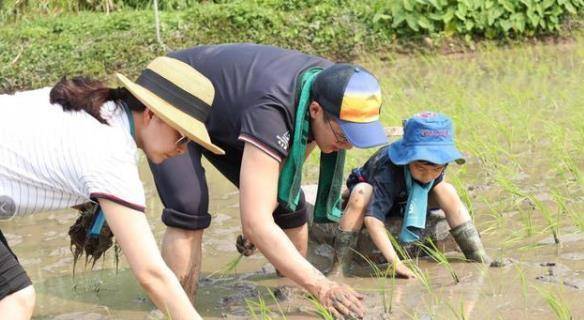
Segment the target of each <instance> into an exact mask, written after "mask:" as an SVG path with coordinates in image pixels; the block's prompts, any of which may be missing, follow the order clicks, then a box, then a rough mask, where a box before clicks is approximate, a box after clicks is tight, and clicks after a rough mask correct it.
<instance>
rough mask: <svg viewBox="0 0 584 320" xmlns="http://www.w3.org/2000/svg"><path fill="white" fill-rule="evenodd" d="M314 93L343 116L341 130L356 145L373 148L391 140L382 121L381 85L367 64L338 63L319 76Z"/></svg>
mask: <svg viewBox="0 0 584 320" xmlns="http://www.w3.org/2000/svg"><path fill="white" fill-rule="evenodd" d="M312 94H313V97H314V100H315V101H316V102H318V103H319V104H320V105H321V106H322V107H323V108H324V109H325V110H326V111H327V112H328V113H330V114H332V115H334V116H336V117H337V118H338V119H339V120H338V121H337V122H338V124H339V126H340V127H341V130H343V133H344V134H345V136H347V139H348V140H349V142H350V143H351V144H352V145H354V146H355V147H358V148H371V147H375V146H378V145H382V144H386V143H387V137H386V135H385V132H384V131H383V125H382V124H381V122H380V121H379V112H380V109H381V88H380V86H379V82H378V81H377V79H376V78H375V77H374V76H373V75H372V74H371V73H370V72H369V71H367V70H366V69H365V68H363V67H361V66H358V65H354V64H348V63H338V64H334V65H332V66H330V67H328V68H326V69H324V70H323V71H322V72H320V73H319V74H318V75H317V76H316V79H315V80H314V84H313V85H312Z"/></svg>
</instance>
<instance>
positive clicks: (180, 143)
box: [174, 135, 191, 147]
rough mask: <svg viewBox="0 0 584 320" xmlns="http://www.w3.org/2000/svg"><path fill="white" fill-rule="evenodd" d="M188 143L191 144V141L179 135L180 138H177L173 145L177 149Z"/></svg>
mask: <svg viewBox="0 0 584 320" xmlns="http://www.w3.org/2000/svg"><path fill="white" fill-rule="evenodd" d="M189 142H191V139H189V138H187V137H186V136H183V135H181V136H180V138H178V140H176V142H175V143H174V144H175V145H177V146H179V147H182V146H184V145H186V144H188V143H189Z"/></svg>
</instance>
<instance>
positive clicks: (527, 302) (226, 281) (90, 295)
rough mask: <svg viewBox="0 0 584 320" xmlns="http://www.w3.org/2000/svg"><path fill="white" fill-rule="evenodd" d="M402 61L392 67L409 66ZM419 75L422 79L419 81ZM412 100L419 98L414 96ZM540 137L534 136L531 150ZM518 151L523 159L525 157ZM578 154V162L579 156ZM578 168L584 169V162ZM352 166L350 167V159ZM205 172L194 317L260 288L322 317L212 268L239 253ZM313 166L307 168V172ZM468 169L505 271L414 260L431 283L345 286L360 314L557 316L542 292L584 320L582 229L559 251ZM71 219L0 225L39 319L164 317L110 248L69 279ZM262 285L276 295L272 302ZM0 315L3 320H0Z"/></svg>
mask: <svg viewBox="0 0 584 320" xmlns="http://www.w3.org/2000/svg"><path fill="white" fill-rule="evenodd" d="M563 50H564V51H563V52H559V51H558V52H553V53H552V54H551V56H552V57H554V59H555V58H557V59H560V60H561V59H563V58H558V57H565V58H566V59H567V60H566V61H568V60H570V59H571V60H570V61H572V60H573V59H574V57H578V58H577V59H580V60H578V61H580V62H579V64H577V67H578V68H580V69H582V61H584V60H583V59H582V50H581V49H580V51H579V52H580V53H579V55H578V54H576V53H574V52H573V51H570V50H568V52H567V53H566V51H565V50H566V48H564V49H563ZM406 63H407V62H404V61H401V62H400V61H398V62H396V64H397V65H400V64H404V67H405V64H406ZM463 63H465V62H463ZM369 67H370V69H372V70H373V71H378V72H379V73H380V74H384V73H386V72H390V71H388V70H386V69H384V68H385V67H380V66H379V64H375V63H372V64H371V65H370V66H369ZM412 68H413V67H412ZM573 68H574V65H573V64H567V65H565V66H562V64H558V71H557V72H558V73H561V72H562V71H566V70H570V69H573ZM426 71H427V70H426ZM420 72H422V71H420ZM566 72H567V71H566ZM472 76H473V77H474V76H475V75H472ZM482 76H483V77H485V83H484V84H483V85H488V84H489V82H488V80H489V78H488V77H489V76H488V75H485V74H483V75H482ZM496 76H498V77H503V78H504V76H505V72H503V71H500V72H499V74H498V75H496ZM420 77H421V78H423V74H422V75H420ZM469 77H470V76H469ZM580 84H581V82H580ZM564 86H565V85H564ZM473 90H480V88H478V87H477V88H474V89H473ZM414 93H415V91H414ZM411 98H412V99H415V95H412V96H411ZM581 110H582V109H580V112H581ZM408 113H410V112H408ZM392 120H395V119H392ZM533 141H535V142H533ZM539 142H540V141H537V139H533V140H532V143H539ZM544 142H545V141H544ZM542 143H543V142H542ZM514 146H515V148H517V149H518V150H517V152H518V154H520V155H522V156H520V157H518V158H519V159H518V161H520V162H522V163H523V164H524V167H525V168H526V169H525V172H522V173H521V174H522V176H520V177H516V179H515V181H516V182H517V183H518V184H519V185H520V186H521V187H526V188H531V189H537V188H539V187H541V184H542V183H544V184H554V183H563V182H564V181H563V180H561V179H562V178H561V177H558V176H553V175H545V176H544V177H540V176H539V174H540V173H541V172H548V171H549V170H550V168H549V164H548V163H547V162H545V161H544V162H541V161H537V162H536V164H537V165H534V166H531V167H530V163H529V162H528V160H530V159H531V158H532V157H534V155H533V154H531V153H530V152H531V147H529V146H527V145H525V144H523V143H518V144H516V145H514ZM521 149H523V150H529V152H527V151H526V152H525V153H522V150H521ZM355 153H356V154H359V153H358V152H357V151H356V152H355ZM521 157H524V158H525V159H523V158H521ZM540 158H542V159H543V157H542V156H539V157H538V158H537V159H535V160H538V159H540ZM578 159H580V160H581V156H580V158H577V160H578ZM577 163H578V165H579V167H580V169H581V170H584V168H582V162H577ZM142 164H143V165H142V167H141V174H142V177H143V180H144V181H145V185H146V193H147V199H148V203H147V206H148V211H147V213H146V214H147V215H148V217H149V220H150V222H151V226H152V229H153V230H154V233H155V235H156V237H157V238H158V239H160V237H161V236H162V233H163V232H164V227H163V225H162V223H161V222H160V216H159V215H160V212H161V209H162V207H161V204H160V201H159V200H158V198H157V196H156V191H155V188H154V184H153V182H152V178H151V175H150V173H149V170H148V168H147V166H146V165H145V163H144V161H142ZM351 165H354V164H352V163H349V166H351ZM207 167H208V168H209V169H208V171H207V173H208V181H209V183H210V185H211V188H210V191H211V195H210V196H211V207H210V212H212V214H213V222H212V224H211V227H210V228H209V229H208V230H207V231H206V233H205V237H204V252H203V256H204V261H203V267H202V273H203V274H202V278H201V284H200V289H199V294H198V297H197V309H198V310H199V312H200V313H201V314H202V315H203V316H204V317H205V318H209V319H213V318H230V319H247V318H250V317H252V316H250V312H249V309H248V306H253V305H254V303H258V301H259V298H258V291H259V292H260V294H261V297H262V299H263V300H264V301H265V303H266V304H267V305H268V307H269V309H270V310H271V312H272V314H271V316H272V318H278V317H282V316H281V315H282V314H285V316H286V318H288V319H306V318H318V317H317V316H316V314H315V312H314V308H313V306H312V304H311V303H310V302H309V301H307V299H306V297H305V296H304V295H303V294H302V292H301V291H300V290H298V289H296V288H295V287H294V286H293V285H292V283H290V281H288V280H286V279H282V278H279V277H278V276H277V275H276V274H275V272H274V269H273V268H272V267H271V266H270V265H269V264H268V263H267V261H266V260H265V259H264V258H263V257H262V256H261V255H260V254H256V255H254V256H252V257H250V258H245V259H244V260H242V261H241V263H240V264H239V265H238V266H237V268H236V269H235V270H234V271H233V272H228V273H225V274H223V273H221V272H219V273H217V271H220V270H222V269H224V268H225V267H226V266H227V265H228V264H229V263H230V262H231V261H233V260H234V259H236V258H237V257H238V254H237V252H236V250H235V248H234V241H235V238H236V236H237V235H238V234H239V233H240V225H239V218H238V204H237V203H238V198H237V192H236V189H235V188H234V187H233V186H231V185H230V183H229V182H227V181H226V180H225V179H223V178H222V177H220V175H219V174H218V173H217V172H216V171H215V170H213V169H212V168H211V166H207ZM314 170H316V169H314ZM314 170H313V168H310V169H309V170H308V171H309V172H310V173H309V177H310V176H311V175H313V171H314ZM449 170H450V171H451V172H452V171H454V170H459V169H456V168H449ZM465 170H466V172H465V173H464V174H463V177H464V179H465V187H466V188H468V191H469V194H470V197H471V199H472V200H473V203H474V212H475V213H476V222H477V225H478V226H479V229H480V230H483V231H484V232H483V239H484V242H485V244H486V247H487V250H488V251H489V252H490V253H491V255H492V256H493V257H496V258H501V259H504V260H505V261H506V265H505V266H504V267H501V268H486V267H483V266H480V265H477V264H467V263H462V262H456V259H453V261H452V266H453V268H454V270H455V271H456V273H457V275H458V278H459V279H460V283H458V284H455V283H454V281H453V280H452V278H451V276H450V274H449V273H448V271H447V270H446V268H444V266H441V265H438V264H437V263H434V262H432V261H430V260H428V259H421V260H419V262H418V265H419V266H420V267H421V269H422V270H423V271H425V272H427V274H428V279H429V282H430V283H429V286H428V287H426V286H424V284H423V283H422V282H421V281H412V280H409V281H408V280H401V279H398V280H395V281H393V280H391V279H374V278H373V279H363V278H351V279H346V280H344V281H346V282H347V283H349V284H351V285H352V286H354V287H355V288H357V289H358V290H360V291H361V292H363V293H365V294H366V299H365V303H366V305H367V307H368V311H369V313H368V316H367V318H369V319H384V318H387V317H388V316H389V315H391V318H392V319H462V318H466V319H499V318H500V319H536V318H537V319H553V318H555V315H554V313H553V311H552V310H551V309H550V307H549V305H548V303H547V302H546V300H545V299H544V298H543V297H542V293H545V292H552V293H553V294H554V295H556V296H557V297H559V301H560V302H561V303H562V304H565V305H566V306H567V307H568V308H569V309H570V311H571V314H572V315H573V317H574V318H575V319H584V303H582V301H584V233H583V232H582V230H581V229H577V228H576V227H574V226H573V225H572V224H571V222H570V219H569V218H568V217H567V216H566V215H562V216H560V224H561V228H560V245H556V244H555V242H554V240H553V238H552V237H551V232H550V231H549V229H545V226H546V223H545V221H544V219H543V218H542V215H541V214H539V213H538V212H537V210H533V209H532V206H530V204H529V203H525V204H522V203H519V204H517V203H514V201H515V199H512V198H510V197H508V196H506V195H504V194H503V192H502V191H501V188H500V187H497V186H496V185H494V184H493V183H489V182H485V181H489V180H488V177H487V176H486V175H485V173H484V172H481V169H480V167H479V164H478V159H473V158H471V159H469V162H468V163H467V165H465ZM309 180H310V179H309ZM312 180H313V181H314V179H312ZM542 189H543V188H542ZM566 192H567V193H566V194H565V196H567V197H568V198H569V199H570V201H569V203H568V206H570V208H571V209H572V210H573V211H574V212H576V213H577V214H579V215H582V214H584V196H583V195H582V187H581V186H580V187H576V188H571V189H567V190H566ZM538 197H539V198H540V200H541V201H543V202H544V203H546V204H547V203H549V202H550V201H549V200H550V195H549V194H548V193H546V192H543V193H541V194H538ZM493 207H494V208H495V209H496V210H498V212H499V213H500V214H501V216H502V221H501V222H497V221H496V219H495V218H494V217H493V216H492V215H490V214H489V213H490V212H491V211H492V210H493ZM554 210H555V208H554ZM529 212H532V213H533V221H532V224H533V226H534V227H533V230H534V231H533V233H532V234H530V235H528V234H526V231H525V228H524V227H525V225H524V219H523V217H524V216H525V215H526V214H529ZM553 212H555V211H553ZM75 215H76V213H75V212H74V211H73V210H64V211H60V212H51V213H43V214H39V215H35V216H31V217H24V218H20V219H17V220H13V221H2V222H0V228H1V229H2V230H3V232H4V233H5V234H6V236H7V238H8V241H9V243H10V245H11V246H12V248H13V249H14V251H16V253H17V254H18V256H19V258H20V261H21V262H22V264H23V265H24V267H25V268H26V270H27V272H28V274H29V275H30V277H31V278H32V280H33V282H34V284H35V287H36V290H37V307H36V310H35V314H34V319H55V320H66V319H158V318H160V317H159V315H157V314H156V313H152V312H151V311H152V310H153V306H152V304H151V303H150V302H149V301H148V299H147V298H146V295H145V294H144V293H143V291H142V290H141V289H140V288H139V287H138V286H137V284H136V283H135V281H134V279H133V277H132V275H131V273H130V272H129V271H128V268H127V264H126V263H125V262H124V261H123V259H122V261H121V264H120V268H119V271H117V272H116V270H115V267H114V262H113V258H112V256H111V253H109V255H108V256H107V257H106V260H105V261H104V262H103V263H102V262H99V263H97V265H96V266H95V268H94V269H93V270H90V268H89V267H87V268H85V269H84V268H83V264H82V263H80V265H79V266H78V269H77V273H76V276H75V277H74V278H73V277H72V257H71V254H70V252H69V247H68V243H69V242H68V241H69V240H68V236H67V231H68V227H69V226H70V225H71V224H72V223H73V221H74V220H75ZM325 255H326V254H325ZM448 255H449V256H451V257H453V258H456V257H461V254H460V253H458V252H449V253H448ZM312 258H313V261H314V262H315V263H317V264H321V263H324V260H325V259H323V258H322V257H320V256H314V257H312ZM266 288H269V289H270V290H272V291H273V292H274V293H275V296H276V299H277V301H278V303H277V304H276V303H275V301H274V299H273V298H272V297H271V296H270V295H269V294H268V293H267V289H266ZM246 299H247V302H246ZM280 310H281V311H280ZM257 313H258V314H259V311H257ZM258 317H259V316H258ZM0 318H2V319H4V315H0Z"/></svg>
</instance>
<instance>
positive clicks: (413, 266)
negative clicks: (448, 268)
mask: <svg viewBox="0 0 584 320" xmlns="http://www.w3.org/2000/svg"><path fill="white" fill-rule="evenodd" d="M387 236H388V237H389V240H390V241H391V244H392V245H393V248H394V249H395V251H396V252H397V254H398V256H400V257H402V259H403V263H404V264H405V265H406V266H407V267H408V268H409V269H410V270H411V271H412V273H414V275H415V276H416V279H417V280H418V281H419V282H420V283H421V284H422V286H423V287H424V288H425V289H426V291H428V293H430V294H433V289H432V284H431V282H430V276H429V275H428V273H427V272H425V271H423V270H422V269H420V267H418V263H417V262H418V261H417V260H418V259H417V257H416V259H415V261H414V259H412V257H411V256H410V254H409V253H408V252H407V250H405V249H404V248H403V247H402V246H401V244H400V243H399V242H398V241H397V239H396V238H395V237H394V236H393V235H392V234H391V233H390V232H389V231H388V232H387Z"/></svg>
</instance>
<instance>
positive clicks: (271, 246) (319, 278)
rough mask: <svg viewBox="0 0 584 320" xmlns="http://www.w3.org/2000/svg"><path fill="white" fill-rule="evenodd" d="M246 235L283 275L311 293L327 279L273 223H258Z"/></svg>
mask: <svg viewBox="0 0 584 320" xmlns="http://www.w3.org/2000/svg"><path fill="white" fill-rule="evenodd" d="M246 236H247V237H248V238H249V239H250V240H251V241H252V242H253V243H254V244H255V246H256V247H257V248H258V249H259V250H260V251H261V252H262V254H263V255H264V256H265V257H266V258H267V259H268V260H269V261H270V263H272V264H273V265H274V267H275V268H277V269H278V270H279V271H280V272H281V273H282V274H283V275H285V276H286V277H288V278H290V279H291V280H292V281H294V282H296V283H298V284H299V285H300V286H302V287H303V288H305V289H306V290H308V291H309V292H311V293H313V294H315V295H316V294H317V291H318V290H319V288H320V287H322V286H323V285H326V284H327V283H328V282H329V280H328V279H327V278H326V277H325V276H324V275H323V274H322V273H321V272H320V271H318V269H316V268H315V267H314V266H313V265H312V264H310V262H308V261H307V260H306V259H305V258H304V257H303V256H302V255H301V254H300V253H299V252H298V250H297V249H296V247H295V246H294V244H293V243H292V242H291V241H290V239H288V237H287V236H286V234H285V233H284V231H282V229H280V227H278V226H277V225H276V224H275V223H263V224H258V225H257V226H255V227H252V228H250V229H248V232H247V233H246Z"/></svg>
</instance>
